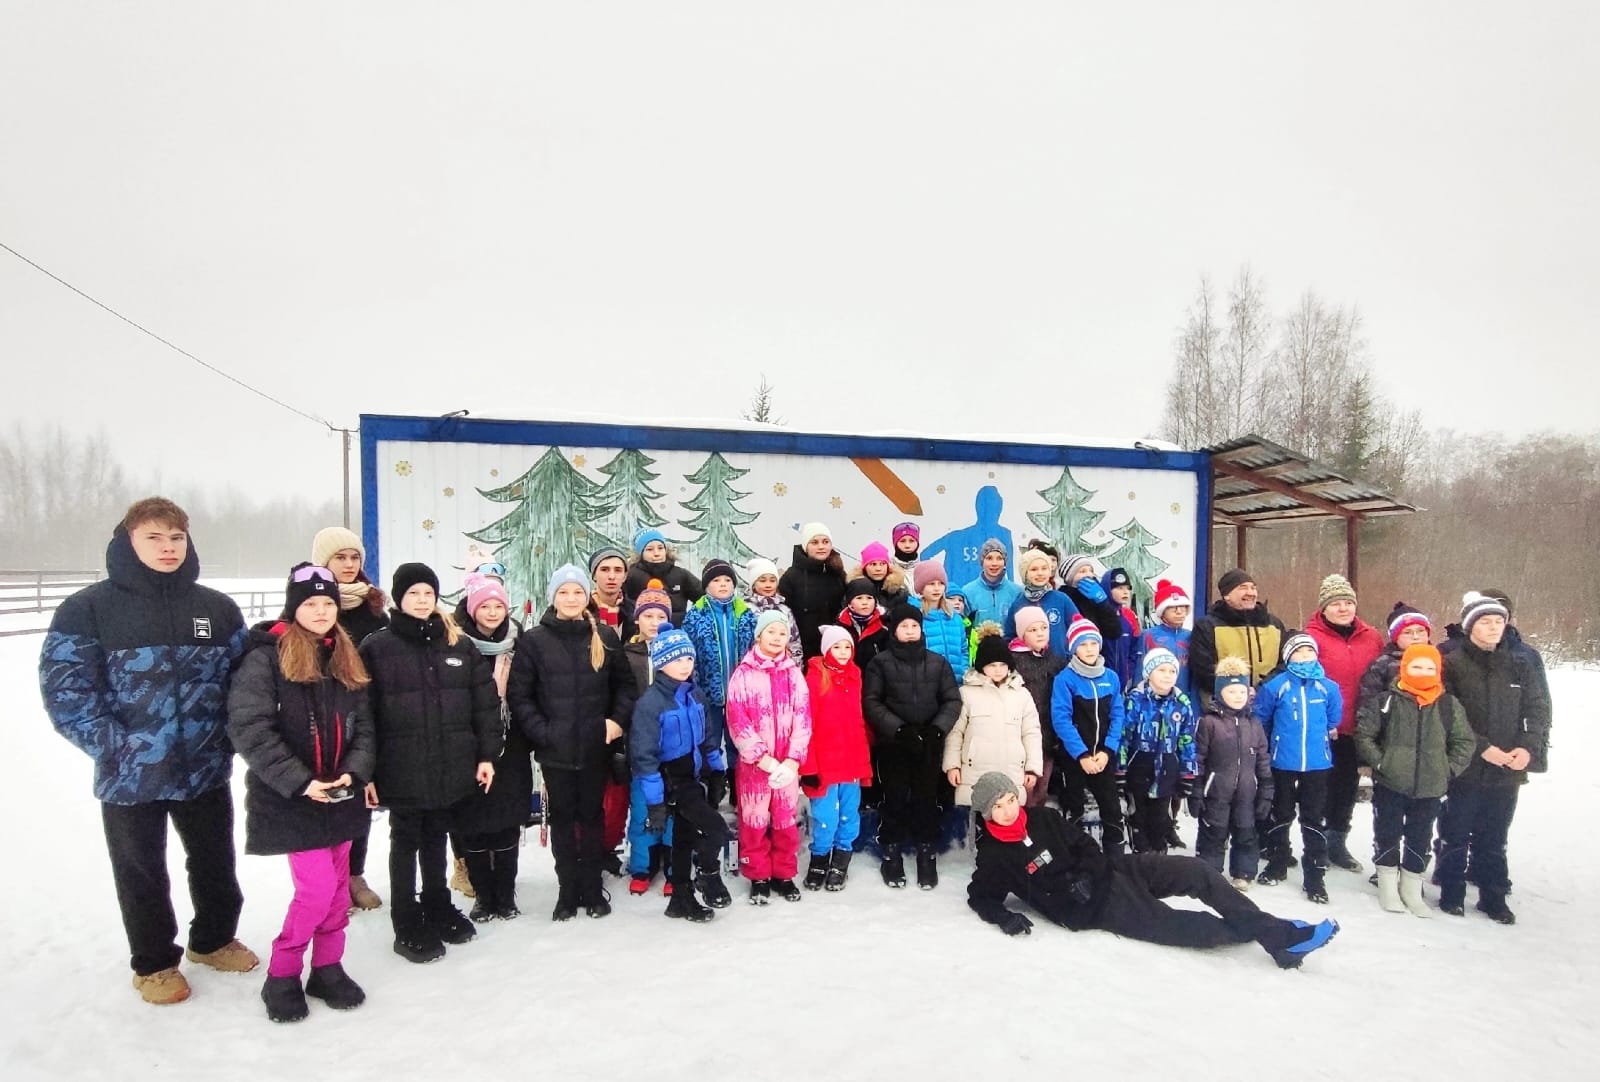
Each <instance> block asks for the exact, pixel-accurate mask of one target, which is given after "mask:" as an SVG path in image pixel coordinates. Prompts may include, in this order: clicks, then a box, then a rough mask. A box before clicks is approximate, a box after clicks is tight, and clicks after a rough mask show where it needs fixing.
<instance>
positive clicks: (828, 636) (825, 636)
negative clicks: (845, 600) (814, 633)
mask: <svg viewBox="0 0 1600 1082" xmlns="http://www.w3.org/2000/svg"><path fill="white" fill-rule="evenodd" d="M841 640H842V641H844V642H848V643H850V644H851V650H852V651H853V650H854V649H855V643H854V641H853V640H852V639H851V638H850V632H848V631H846V630H845V629H844V628H842V627H840V626H839V625H838V624H824V625H823V627H822V652H823V653H824V654H826V653H827V652H828V651H829V650H832V649H833V647H834V644H836V643H838V642H840V641H841Z"/></svg>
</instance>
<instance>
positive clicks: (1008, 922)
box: [1000, 913, 1033, 935]
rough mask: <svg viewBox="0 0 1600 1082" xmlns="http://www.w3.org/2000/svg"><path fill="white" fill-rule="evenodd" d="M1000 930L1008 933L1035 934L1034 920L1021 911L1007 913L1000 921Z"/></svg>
mask: <svg viewBox="0 0 1600 1082" xmlns="http://www.w3.org/2000/svg"><path fill="white" fill-rule="evenodd" d="M1000 930H1001V931H1002V932H1004V933H1005V934H1006V935H1031V934H1033V921H1031V920H1029V919H1028V918H1027V917H1025V916H1023V915H1022V914H1021V913H1007V914H1006V915H1005V918H1004V919H1003V920H1001V921H1000Z"/></svg>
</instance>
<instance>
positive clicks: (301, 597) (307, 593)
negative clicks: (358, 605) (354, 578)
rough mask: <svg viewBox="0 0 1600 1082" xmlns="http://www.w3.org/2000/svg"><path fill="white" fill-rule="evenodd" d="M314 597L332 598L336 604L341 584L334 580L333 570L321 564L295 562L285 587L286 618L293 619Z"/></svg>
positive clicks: (284, 605)
mask: <svg viewBox="0 0 1600 1082" xmlns="http://www.w3.org/2000/svg"><path fill="white" fill-rule="evenodd" d="M334 551H335V552H337V551H339V550H338V549H334ZM313 597H326V598H331V599H332V601H333V603H334V604H335V605H337V604H339V584H338V583H336V582H334V581H333V572H331V571H329V570H328V569H327V568H326V567H323V566H322V565H321V564H316V563H300V564H295V565H294V566H293V567H292V568H290V569H289V581H288V583H287V584H286V585H285V586H284V588H283V616H284V619H286V620H293V619H294V614H295V611H296V610H297V609H299V608H300V606H301V605H302V604H303V603H305V602H307V601H309V600H311V599H312V598H313Z"/></svg>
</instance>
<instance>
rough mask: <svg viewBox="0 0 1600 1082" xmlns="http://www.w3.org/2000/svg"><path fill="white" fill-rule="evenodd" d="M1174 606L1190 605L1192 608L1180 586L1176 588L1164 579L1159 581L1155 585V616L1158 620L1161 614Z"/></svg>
mask: <svg viewBox="0 0 1600 1082" xmlns="http://www.w3.org/2000/svg"><path fill="white" fill-rule="evenodd" d="M1174 605H1190V606H1191V607H1193V603H1192V602H1190V600H1189V595H1188V594H1186V593H1184V592H1183V587H1182V586H1176V585H1174V584H1173V583H1171V582H1169V581H1168V580H1166V579H1162V580H1160V581H1159V582H1157V583H1156V607H1155V614H1156V616H1157V617H1158V618H1159V617H1160V616H1161V614H1162V613H1163V612H1165V611H1166V610H1168V609H1170V608H1172V607H1173V606H1174Z"/></svg>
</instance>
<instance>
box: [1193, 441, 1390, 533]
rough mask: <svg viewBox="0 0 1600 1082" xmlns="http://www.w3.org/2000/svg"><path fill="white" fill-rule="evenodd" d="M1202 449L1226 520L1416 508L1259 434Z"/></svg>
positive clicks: (1312, 518)
mask: <svg viewBox="0 0 1600 1082" xmlns="http://www.w3.org/2000/svg"><path fill="white" fill-rule="evenodd" d="M1204 450H1205V453H1206V454H1208V455H1210V456H1211V477H1212V489H1211V496H1212V507H1213V508H1214V510H1215V511H1216V512H1217V513H1218V515H1219V516H1221V517H1223V518H1225V520H1228V521H1232V522H1238V523H1247V524H1250V525H1262V524H1267V523H1272V522H1316V521H1327V520H1329V519H1344V518H1348V517H1352V516H1354V517H1357V518H1381V517H1384V516H1389V515H1410V514H1415V513H1416V511H1417V508H1416V507H1413V506H1412V505H1411V504H1409V503H1405V502H1404V501H1402V500H1398V499H1396V498H1395V497H1394V496H1392V495H1390V494H1389V493H1387V492H1385V491H1384V490H1383V489H1381V488H1378V487H1377V486H1376V485H1373V484H1371V483H1369V482H1367V481H1363V480H1361V479H1359V478H1355V477H1349V476H1347V475H1345V474H1343V473H1340V472H1339V471H1338V470H1335V469H1333V468H1332V467H1330V466H1324V465H1322V464H1321V463H1319V462H1313V461H1312V460H1311V459H1309V458H1307V457H1306V456H1304V455H1302V454H1298V453H1296V452H1294V451H1291V450H1289V449H1288V448H1287V447H1282V446H1280V445H1278V444H1276V443H1273V442H1272V441H1271V440H1268V439H1264V438H1262V437H1261V436H1255V435H1250V436H1240V437H1239V438H1238V439H1233V440H1229V441H1227V442H1226V443H1219V444H1217V445H1215V446H1213V447H1207V448H1205V449H1204Z"/></svg>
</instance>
